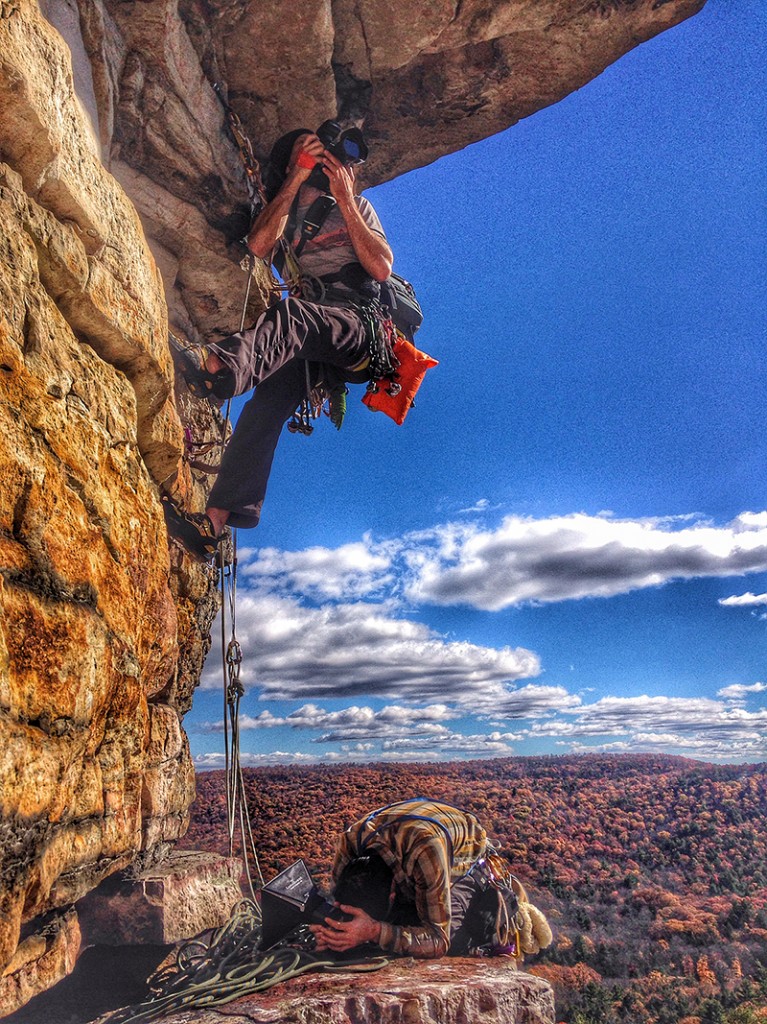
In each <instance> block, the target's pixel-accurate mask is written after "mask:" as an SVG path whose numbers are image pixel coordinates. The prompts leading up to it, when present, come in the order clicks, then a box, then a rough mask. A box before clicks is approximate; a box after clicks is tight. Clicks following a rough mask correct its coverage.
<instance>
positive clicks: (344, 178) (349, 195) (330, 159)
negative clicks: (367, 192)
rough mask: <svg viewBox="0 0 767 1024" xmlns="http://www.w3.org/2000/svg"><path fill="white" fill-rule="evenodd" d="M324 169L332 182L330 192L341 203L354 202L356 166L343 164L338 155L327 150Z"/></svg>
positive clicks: (323, 161) (323, 162)
mask: <svg viewBox="0 0 767 1024" xmlns="http://www.w3.org/2000/svg"><path fill="white" fill-rule="evenodd" d="M322 169H323V170H324V172H325V174H327V176H328V181H329V182H330V194H331V195H332V196H333V198H334V199H335V201H336V202H337V203H338V204H339V205H341V206H342V205H343V203H344V202H348V203H353V202H354V167H352V166H347V165H345V164H342V163H341V161H340V160H339V159H338V157H335V156H333V154H332V153H329V152H328V151H327V150H325V154H324V156H323V158H322Z"/></svg>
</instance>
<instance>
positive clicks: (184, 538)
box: [161, 494, 227, 562]
mask: <svg viewBox="0 0 767 1024" xmlns="http://www.w3.org/2000/svg"><path fill="white" fill-rule="evenodd" d="M161 501H162V511H163V514H164V516H165V525H166V526H167V527H168V533H169V534H170V535H171V537H175V539H176V540H178V541H180V542H181V543H182V544H183V545H184V547H185V548H186V550H187V551H188V552H189V554H190V555H193V556H194V557H195V558H196V559H197V560H198V561H200V562H212V561H213V559H214V558H215V557H216V552H217V551H218V546H219V544H221V543H222V542H223V541H224V540H226V537H227V532H226V531H225V532H224V533H222V534H221V535H220V536H216V531H215V528H214V526H213V523H212V522H211V521H210V519H209V517H208V516H206V515H205V513H204V512H185V511H184V510H183V509H180V508H179V507H178V505H177V504H176V503H175V502H174V501H173V499H172V498H171V496H170V495H169V494H163V495H161Z"/></svg>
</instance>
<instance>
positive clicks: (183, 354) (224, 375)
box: [168, 332, 232, 400]
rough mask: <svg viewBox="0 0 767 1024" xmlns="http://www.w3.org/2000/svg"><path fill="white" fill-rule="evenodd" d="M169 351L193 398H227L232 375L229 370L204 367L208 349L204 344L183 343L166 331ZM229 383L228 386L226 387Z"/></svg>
mask: <svg viewBox="0 0 767 1024" xmlns="http://www.w3.org/2000/svg"><path fill="white" fill-rule="evenodd" d="M168 339H169V341H170V352H171V355H172V356H173V362H174V363H175V365H176V369H177V371H178V372H179V373H180V374H181V376H182V377H183V378H184V383H185V384H186V386H187V387H188V388H189V390H190V391H191V392H192V394H193V395H194V396H195V398H218V399H219V400H220V399H223V398H228V397H230V394H227V391H228V390H229V392H230V391H231V381H232V375H231V373H230V372H229V370H216V372H215V373H211V372H210V371H209V370H206V369H205V359H206V358H207V354H208V350H207V349H206V348H205V346H204V345H184V344H182V342H180V341H179V339H178V338H176V337H175V336H174V335H173V334H171V333H170V332H169V333H168ZM227 385H229V388H227Z"/></svg>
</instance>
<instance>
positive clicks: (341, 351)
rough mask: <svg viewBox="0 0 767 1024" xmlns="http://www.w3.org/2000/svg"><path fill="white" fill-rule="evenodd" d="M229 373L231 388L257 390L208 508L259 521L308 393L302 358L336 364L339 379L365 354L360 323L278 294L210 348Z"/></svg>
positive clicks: (249, 523)
mask: <svg viewBox="0 0 767 1024" xmlns="http://www.w3.org/2000/svg"><path fill="white" fill-rule="evenodd" d="M209 348H210V349H211V351H212V352H215V353H216V355H217V356H218V357H219V358H220V359H221V361H222V363H223V364H224V366H225V367H226V369H227V370H229V371H230V372H231V375H232V385H231V393H232V396H234V395H242V394H244V393H245V392H246V391H250V390H251V388H255V389H256V390H255V393H254V395H253V397H252V398H251V400H250V401H249V402H248V403H247V405H246V406H245V407H244V409H243V410H242V412H241V413H240V417H239V419H238V420H237V426H236V427H235V429H234V433H233V434H232V437H231V440H230V441H229V444H228V445H227V447H226V450H225V452H224V457H223V459H222V461H221V468H220V470H219V474H218V478H217V480H216V483H215V485H214V487H213V490H212V491H211V492H210V497H209V498H208V505H209V506H211V507H212V508H222V509H226V510H227V511H228V512H229V514H230V515H229V523H230V525H231V526H236V527H241V528H246V529H247V528H250V527H253V526H256V525H257V524H258V520H259V518H260V516H261V507H262V505H263V502H264V496H265V494H266V485H267V482H268V480H269V473H270V471H271V468H272V461H273V459H274V452H275V449H276V447H277V441H278V439H279V436H280V432H281V430H282V427H283V424H284V423H285V421H286V420H288V419H290V417H291V415H292V414H293V412H294V411H295V409H296V408H297V407H298V405H299V404H300V402H301V400H302V398H304V397H305V395H306V367H305V363H306V361H307V360H308V361H310V362H316V363H322V364H325V365H327V366H330V367H334V368H335V371H336V374H337V376H338V377H339V379H340V380H345V381H348V382H349V383H362V382H364V381H366V380H367V379H368V375H367V371H356V372H354V371H352V370H351V367H353V366H356V365H358V364H359V363H360V362H362V361H363V360H364V359H365V357H366V356H367V355H368V354H369V351H368V341H367V337H366V333H365V328H364V325H363V323H362V320H361V319H360V317H359V316H358V315H357V313H356V312H355V311H354V310H352V309H346V308H343V307H340V306H318V305H315V304H314V303H312V302H306V301H304V300H303V299H293V298H288V299H283V300H282V301H281V302H278V303H277V304H276V305H274V306H271V307H270V308H269V309H267V310H266V312H265V313H264V314H263V315H262V316H261V317H259V319H258V320H257V321H256V323H255V324H254V325H253V327H251V328H250V329H249V330H247V331H243V332H242V333H241V334H233V335H231V336H230V337H228V338H224V339H223V341H220V342H217V343H216V344H212V345H210V346H209Z"/></svg>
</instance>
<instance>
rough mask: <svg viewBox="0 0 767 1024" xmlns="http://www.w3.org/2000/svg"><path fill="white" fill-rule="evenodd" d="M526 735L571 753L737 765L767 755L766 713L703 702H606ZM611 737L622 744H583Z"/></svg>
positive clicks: (690, 699)
mask: <svg viewBox="0 0 767 1024" xmlns="http://www.w3.org/2000/svg"><path fill="white" fill-rule="evenodd" d="M757 685H761V684H757ZM726 689H727V690H729V689H731V688H730V687H728V688H726ZM735 689H736V690H739V689H740V688H735ZM749 689H751V688H749ZM736 695H737V694H736ZM727 696H732V695H731V694H728V695H727ZM527 735H528V736H530V737H531V738H535V739H538V740H540V739H541V738H543V737H548V738H551V739H555V740H556V742H557V744H558V745H560V746H566V747H567V748H568V749H569V750H570V751H571V752H572V753H584V752H589V751H590V752H596V751H614V752H616V751H649V752H653V751H657V752H662V753H675V754H689V755H691V756H695V757H710V758H713V759H717V760H719V759H722V758H730V759H731V760H738V761H740V760H743V759H744V758H759V757H762V756H764V755H765V754H767V710H763V711H757V712H747V711H744V710H743V709H742V708H739V707H733V706H731V704H730V705H728V704H726V703H724V702H723V701H717V700H712V699H710V698H707V697H648V696H646V695H645V696H640V697H604V698H602V699H601V700H598V701H595V703H593V704H589V705H584V706H583V707H581V708H578V709H577V710H576V711H574V712H568V713H567V717H566V718H560V719H557V720H555V721H542V722H535V723H534V724H533V725H532V727H531V728H530V729H529V731H528V733H527ZM615 736H619V737H622V738H621V739H620V740H610V741H607V742H602V743H598V744H594V743H583V742H582V741H583V740H584V739H587V738H589V737H593V738H599V737H603V738H607V737H615Z"/></svg>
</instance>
